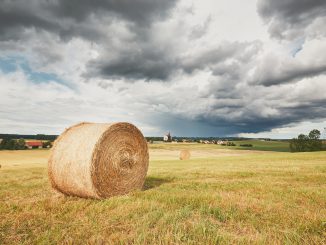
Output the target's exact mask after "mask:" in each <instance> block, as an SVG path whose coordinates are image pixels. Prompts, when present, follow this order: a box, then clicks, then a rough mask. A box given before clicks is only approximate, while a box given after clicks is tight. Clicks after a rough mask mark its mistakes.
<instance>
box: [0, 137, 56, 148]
mask: <svg viewBox="0 0 326 245" xmlns="http://www.w3.org/2000/svg"><path fill="white" fill-rule="evenodd" d="M51 146H52V144H51V141H44V142H42V147H43V148H48V147H51ZM25 149H27V147H26V141H25V140H24V139H3V140H2V141H1V143H0V150H25Z"/></svg>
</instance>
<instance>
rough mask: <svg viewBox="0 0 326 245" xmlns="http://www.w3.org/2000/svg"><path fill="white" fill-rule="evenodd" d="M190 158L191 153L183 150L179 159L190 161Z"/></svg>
mask: <svg viewBox="0 0 326 245" xmlns="http://www.w3.org/2000/svg"><path fill="white" fill-rule="evenodd" d="M190 156H191V154H190V151H188V150H182V151H180V156H179V159H180V160H188V159H190Z"/></svg>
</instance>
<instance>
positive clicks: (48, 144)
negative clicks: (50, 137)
mask: <svg viewBox="0 0 326 245" xmlns="http://www.w3.org/2000/svg"><path fill="white" fill-rule="evenodd" d="M51 146H52V143H51V141H45V142H43V143H42V147H43V148H50V147H51Z"/></svg>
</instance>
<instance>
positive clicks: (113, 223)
mask: <svg viewBox="0 0 326 245" xmlns="http://www.w3.org/2000/svg"><path fill="white" fill-rule="evenodd" d="M264 144H267V143H264ZM271 144H273V142H271ZM264 147H265V145H264ZM273 147H274V145H271V148H273ZM281 148H282V147H281V146H279V145H277V146H276V147H274V150H278V151H279V152H276V151H258V150H259V149H257V148H253V150H239V149H236V148H231V147H229V148H225V147H222V146H216V145H202V144H152V145H150V167H149V172H148V176H147V179H146V182H145V186H144V189H143V190H141V191H136V192H133V193H131V194H129V195H126V196H120V197H114V198H111V199H108V200H92V199H81V198H77V197H64V196H62V195H59V194H57V193H55V192H54V191H52V190H51V188H50V185H49V182H48V178H47V166H46V162H47V157H48V154H49V151H48V150H26V151H0V165H1V168H0V244H35V243H37V244H57V243H65V244H85V243H89V244H94V243H96V244H230V243H233V244H234V243H242V244H284V243H288V244H325V243H326V239H325V237H326V152H314V153H288V152H280V151H282V149H281ZM181 149H190V151H191V153H192V157H191V159H190V160H186V161H180V160H178V154H179V151H180V150H181ZM266 149H268V147H265V150H266ZM260 150H261V149H260ZM270 150H273V149H270Z"/></svg>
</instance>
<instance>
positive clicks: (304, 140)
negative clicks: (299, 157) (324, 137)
mask: <svg viewBox="0 0 326 245" xmlns="http://www.w3.org/2000/svg"><path fill="white" fill-rule="evenodd" d="M321 149H322V142H321V140H320V131H319V130H317V129H314V130H311V131H310V133H309V135H304V134H300V135H299V136H298V138H293V139H292V140H291V141H290V150H291V151H292V152H304V151H320V150H321Z"/></svg>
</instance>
